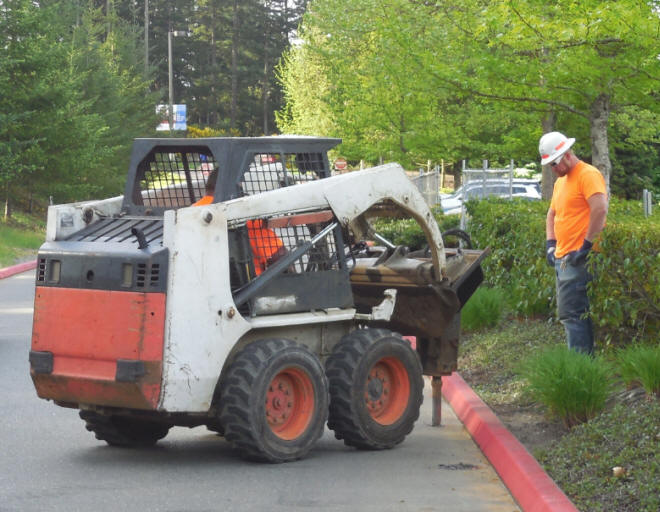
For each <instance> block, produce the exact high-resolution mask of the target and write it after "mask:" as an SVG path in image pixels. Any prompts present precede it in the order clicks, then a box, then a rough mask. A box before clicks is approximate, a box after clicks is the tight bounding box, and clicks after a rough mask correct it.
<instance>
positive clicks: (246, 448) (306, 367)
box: [219, 339, 329, 463]
mask: <svg viewBox="0 0 660 512" xmlns="http://www.w3.org/2000/svg"><path fill="white" fill-rule="evenodd" d="M328 402H329V398H328V383H327V379H326V377H325V373H324V371H323V366H322V365H321V362H320V361H319V359H318V357H317V356H316V355H315V354H313V353H312V352H311V351H310V350H309V349H307V348H306V347H303V346H301V345H298V344H296V343H294V342H293V341H290V340H286V339H267V340H260V341H256V342H254V343H251V344H250V345H248V346H247V347H245V348H244V349H243V350H242V351H241V352H240V353H239V354H238V355H237V356H236V358H235V359H234V361H233V362H232V363H231V365H230V366H229V368H228V369H227V373H226V376H225V377H224V378H223V382H222V386H221V390H220V413H219V420H220V424H221V425H222V426H223V428H224V431H225V432H224V433H225V439H227V440H228V441H230V442H231V443H232V444H233V445H234V447H236V448H237V449H238V450H239V452H240V454H241V456H243V457H245V458H247V459H250V460H259V461H265V462H276V463H278V462H288V461H292V460H296V459H300V458H301V457H303V456H304V455H305V454H307V452H308V451H309V450H310V449H311V448H312V446H313V445H314V444H315V443H316V441H317V440H318V439H319V437H321V435H322V434H323V428H324V426H325V422H326V420H327V417H328Z"/></svg>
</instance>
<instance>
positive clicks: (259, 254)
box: [193, 196, 284, 275]
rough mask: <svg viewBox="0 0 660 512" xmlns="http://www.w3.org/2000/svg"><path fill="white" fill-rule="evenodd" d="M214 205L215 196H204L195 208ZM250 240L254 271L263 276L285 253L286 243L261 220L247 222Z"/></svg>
mask: <svg viewBox="0 0 660 512" xmlns="http://www.w3.org/2000/svg"><path fill="white" fill-rule="evenodd" d="M211 203H213V196H204V197H202V198H201V199H200V200H199V201H197V202H196V203H193V206H204V205H206V204H211ZM247 228H248V238H249V239H250V248H251V249H252V256H253V257H254V271H255V273H256V274H257V275H259V274H261V273H262V272H263V271H264V270H266V267H267V266H268V263H269V261H272V260H273V259H274V258H276V257H277V256H279V255H281V254H282V253H284V243H282V240H280V238H279V237H278V236H277V235H276V234H275V231H273V230H272V229H270V228H267V227H265V224H264V221H263V220H261V219H256V220H249V221H247Z"/></svg>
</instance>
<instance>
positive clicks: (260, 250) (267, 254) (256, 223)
mask: <svg viewBox="0 0 660 512" xmlns="http://www.w3.org/2000/svg"><path fill="white" fill-rule="evenodd" d="M247 228H248V238H249V239H250V247H251V248H252V254H253V255H254V270H255V272H256V274H257V275H259V274H261V273H262V272H263V271H264V270H266V266H267V265H268V263H269V261H271V260H273V259H274V258H276V257H277V256H279V255H281V254H282V253H283V252H284V243H282V240H280V238H279V237H278V236H277V235H276V234H275V231H273V230H272V229H270V228H267V227H265V223H264V221H263V220H261V219H255V220H249V221H247Z"/></svg>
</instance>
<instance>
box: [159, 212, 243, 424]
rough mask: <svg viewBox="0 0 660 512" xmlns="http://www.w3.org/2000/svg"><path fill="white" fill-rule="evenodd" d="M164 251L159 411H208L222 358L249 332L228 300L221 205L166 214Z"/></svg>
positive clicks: (226, 260) (227, 263) (224, 229)
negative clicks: (167, 251) (208, 218)
mask: <svg viewBox="0 0 660 512" xmlns="http://www.w3.org/2000/svg"><path fill="white" fill-rule="evenodd" d="M208 213H211V215H212V216H213V218H212V220H211V222H209V223H207V222H206V221H205V220H204V216H206V215H207V214H208ZM163 245H165V246H166V247H168V248H169V249H170V261H169V269H170V270H169V276H168V283H167V289H168V292H167V305H166V313H165V346H164V353H163V358H164V360H163V387H162V391H161V398H160V404H159V409H160V410H166V411H171V412H177V411H188V412H204V411H208V409H209V407H210V406H211V399H212V397H213V391H214V390H215V385H216V383H217V382H218V378H219V376H220V371H221V370H222V366H223V364H224V362H225V359H226V358H227V355H228V354H229V352H230V350H231V349H232V347H233V346H234V343H235V342H236V341H237V340H238V339H240V337H241V336H242V335H243V334H244V333H245V332H247V331H248V330H249V329H250V324H249V323H248V322H246V321H245V320H244V319H243V318H242V317H241V316H240V315H239V314H238V312H236V307H235V305H234V302H233V299H232V295H231V290H230V285H229V255H228V241H227V221H226V219H225V217H224V216H223V215H222V213H221V212H220V205H219V204H215V205H208V206H204V207H203V208H182V209H180V210H176V211H175V210H170V211H167V212H165V216H164V226H163ZM232 310H233V311H234V312H235V314H233V315H232V313H231V311H232Z"/></svg>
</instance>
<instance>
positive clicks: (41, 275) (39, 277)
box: [37, 258, 46, 283]
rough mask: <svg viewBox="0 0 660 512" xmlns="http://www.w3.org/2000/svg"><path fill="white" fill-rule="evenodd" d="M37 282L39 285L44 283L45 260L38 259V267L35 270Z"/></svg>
mask: <svg viewBox="0 0 660 512" xmlns="http://www.w3.org/2000/svg"><path fill="white" fill-rule="evenodd" d="M37 281H38V282H40V283H43V282H44V281H46V258H39V267H38V268H37Z"/></svg>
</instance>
